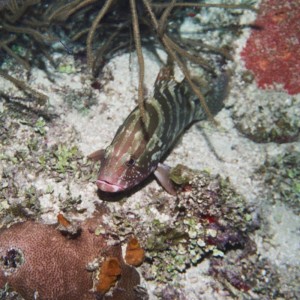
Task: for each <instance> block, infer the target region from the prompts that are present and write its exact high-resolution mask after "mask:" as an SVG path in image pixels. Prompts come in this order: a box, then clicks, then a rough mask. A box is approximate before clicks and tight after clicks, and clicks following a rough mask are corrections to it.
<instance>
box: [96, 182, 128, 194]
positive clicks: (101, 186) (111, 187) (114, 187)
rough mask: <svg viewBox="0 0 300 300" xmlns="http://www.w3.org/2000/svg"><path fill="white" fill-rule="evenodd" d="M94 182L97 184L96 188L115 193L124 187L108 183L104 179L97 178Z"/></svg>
mask: <svg viewBox="0 0 300 300" xmlns="http://www.w3.org/2000/svg"><path fill="white" fill-rule="evenodd" d="M96 184H97V186H98V188H99V189H100V190H101V191H103V192H108V193H116V192H122V191H124V188H123V187H122V186H120V185H117V184H113V183H110V182H108V181H106V180H101V179H98V180H97V181H96Z"/></svg>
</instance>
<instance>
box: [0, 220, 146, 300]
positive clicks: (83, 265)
mask: <svg viewBox="0 0 300 300" xmlns="http://www.w3.org/2000/svg"><path fill="white" fill-rule="evenodd" d="M60 219H61V217H60ZM99 226H101V227H102V228H104V227H103V221H102V217H101V216H100V215H97V216H95V217H94V218H91V219H87V220H86V221H85V222H84V223H82V224H81V230H80V235H79V236H76V237H75V238H66V237H65V236H64V235H62V234H61V233H60V232H59V231H58V230H56V229H55V227H54V226H50V225H43V224H39V223H35V222H30V221H27V222H23V223H17V224H14V225H12V226H11V227H10V228H8V229H4V230H3V229H2V231H1V232H0V245H1V246H0V270H1V273H0V287H1V288H2V289H4V288H5V286H6V285H7V284H8V286H9V287H10V288H11V289H13V290H14V291H16V292H18V293H19V294H20V295H22V297H24V298H25V299H33V298H35V297H36V298H41V299H49V300H50V299H55V300H59V299H64V300H68V299H72V300H73V299H91V300H92V299H98V298H99V297H100V298H101V299H113V300H116V299H124V298H121V296H120V295H123V296H124V297H126V299H128V300H129V299H132V300H137V299H144V298H142V297H144V296H145V295H147V293H146V291H142V292H139V291H137V290H136V288H137V286H138V285H139V283H140V279H139V275H138V273H137V272H136V270H135V269H134V268H133V267H130V266H128V265H126V264H125V263H124V262H123V260H122V255H121V246H120V245H114V246H108V239H107V237H106V236H105V235H102V234H96V233H95V231H96V229H97V227H99ZM111 255H113V257H112V256H111ZM101 259H104V261H103V262H102V263H101V267H100V275H99V278H98V279H94V280H95V281H96V283H93V273H95V272H96V270H97V266H98V263H97V261H101ZM93 265H95V267H93ZM118 276H121V278H122V280H119V281H118V283H117V285H116V288H115V289H114V290H113V292H112V294H111V295H108V296H106V295H105V293H106V292H107V291H108V290H109V288H110V287H111V286H112V285H114V283H115V281H116V279H117V277H118ZM94 277H95V276H94ZM49 283H51V284H49ZM94 285H95V289H94V290H93V286H94ZM141 293H142V295H143V296H141ZM123 296H122V297H123ZM100 298H99V299H100Z"/></svg>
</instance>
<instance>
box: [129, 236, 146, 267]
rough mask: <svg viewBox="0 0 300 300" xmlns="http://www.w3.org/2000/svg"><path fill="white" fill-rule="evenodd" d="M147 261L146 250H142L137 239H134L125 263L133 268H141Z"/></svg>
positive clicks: (130, 244)
mask: <svg viewBox="0 0 300 300" xmlns="http://www.w3.org/2000/svg"><path fill="white" fill-rule="evenodd" d="M144 259H145V250H144V249H143V248H141V246H140V243H139V241H138V240H137V238H136V237H132V238H131V239H130V240H129V241H128V243H127V248H126V254H125V261H126V263H127V264H129V265H131V266H135V267H137V266H139V265H141V264H142V262H143V261H144Z"/></svg>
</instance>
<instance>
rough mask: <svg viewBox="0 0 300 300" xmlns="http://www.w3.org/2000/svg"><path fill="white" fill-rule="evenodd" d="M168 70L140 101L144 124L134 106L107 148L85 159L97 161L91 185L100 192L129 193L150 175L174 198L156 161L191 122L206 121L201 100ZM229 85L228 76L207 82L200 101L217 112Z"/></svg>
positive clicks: (164, 168) (164, 171)
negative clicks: (208, 83) (96, 168)
mask: <svg viewBox="0 0 300 300" xmlns="http://www.w3.org/2000/svg"><path fill="white" fill-rule="evenodd" d="M171 73H172V72H171V70H170V68H167V67H164V68H162V69H161V70H160V72H159V74H158V76H157V79H156V82H155V86H154V95H153V97H152V98H151V99H149V100H147V101H145V122H144V123H143V122H142V120H141V113H140V110H139V108H138V107H136V108H135V109H134V110H133V111H132V112H131V113H130V114H129V116H128V117H127V118H126V120H125V121H124V123H123V124H122V125H121V126H120V127H119V129H118V131H117V133H116V135H115V137H114V139H113V141H112V143H111V144H110V145H109V146H108V147H107V148H106V149H105V150H98V151H96V152H94V153H92V154H90V155H89V156H88V157H89V158H90V159H93V160H95V161H97V160H100V163H101V165H100V171H99V176H98V179H97V181H96V183H97V186H98V188H99V189H100V190H102V191H104V192H122V191H125V190H128V189H130V188H132V187H134V186H136V185H137V184H139V183H140V182H142V181H143V180H144V179H145V178H147V177H148V176H149V175H150V174H151V173H153V172H154V175H155V177H156V178H157V180H158V181H159V182H160V184H161V185H162V186H163V187H164V188H165V189H166V190H167V191H168V192H169V193H170V194H173V195H175V194H176V192H175V189H174V186H173V184H172V183H171V181H170V179H169V170H170V168H169V167H168V166H166V165H164V164H162V163H160V161H161V160H162V159H163V158H164V156H165V155H166V153H167V152H168V150H169V149H170V148H171V147H172V145H174V143H175V142H176V140H177V139H178V137H179V136H180V134H181V133H182V132H183V130H184V129H185V128H186V127H188V126H189V125H190V124H191V123H192V122H194V121H199V120H203V119H205V117H206V115H205V112H204V110H203V109H202V107H201V104H200V101H199V100H198V99H197V98H196V97H195V95H194V94H193V93H192V92H191V90H190V88H189V86H188V83H187V82H186V80H183V81H182V82H177V81H175V79H174V78H173V76H172V75H171ZM227 86H228V75H227V74H222V75H220V76H219V77H217V78H215V79H212V84H211V86H210V88H209V90H208V92H206V93H205V98H206V101H207V104H208V107H209V109H210V110H211V112H212V113H214V114H215V113H217V112H218V111H219V110H220V109H221V108H222V103H223V100H224V97H225V95H226V90H227Z"/></svg>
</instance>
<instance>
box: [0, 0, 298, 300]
mask: <svg viewBox="0 0 300 300" xmlns="http://www.w3.org/2000/svg"><path fill="white" fill-rule="evenodd" d="M253 2H255V1H253ZM209 13H212V12H211V10H210V11H209ZM254 19H255V14H254V13H252V12H248V13H245V15H243V16H242V17H241V18H240V22H243V23H246V22H252V21H253V20H254ZM204 21H205V20H204ZM186 22H192V20H187V21H186ZM185 26H188V23H186V24H185ZM195 26H196V25H195ZM250 34H251V29H250V28H245V29H243V30H242V34H241V35H240V36H239V37H238V38H236V39H235V40H234V41H233V44H234V47H233V48H235V49H236V50H235V53H234V58H233V61H232V62H230V63H229V64H228V65H227V67H226V68H227V69H228V70H230V73H231V79H230V88H229V92H228V96H227V98H226V100H225V105H224V108H223V109H222V110H221V111H220V112H219V113H218V114H217V115H216V116H215V120H216V121H217V123H218V125H217V126H215V125H213V124H212V122H210V121H208V120H205V121H201V122H198V123H196V124H194V125H193V126H191V127H190V128H189V129H188V130H187V131H186V132H185V133H184V134H183V135H182V136H181V137H179V138H178V141H177V142H176V145H175V146H174V148H173V149H172V151H171V152H170V154H169V155H168V156H167V158H166V160H165V161H164V163H166V164H168V165H169V166H172V167H174V166H176V165H177V164H183V165H185V166H186V167H188V168H191V169H194V170H198V171H203V170H205V171H207V172H209V174H210V175H211V176H220V177H221V178H224V179H225V178H228V180H229V182H230V184H231V185H232V187H233V188H234V189H235V191H236V192H237V193H238V194H239V195H241V196H242V197H243V198H244V199H245V204H244V205H245V207H250V212H251V213H250V215H251V216H250V218H251V220H252V223H255V224H256V228H255V230H254V229H251V231H249V233H248V236H249V238H250V239H251V240H252V241H253V243H254V244H255V249H256V250H255V253H254V254H251V255H249V256H247V257H246V258H243V259H245V260H246V262H245V265H247V263H249V261H251V260H252V261H253V264H261V265H260V266H259V267H257V271H258V272H261V274H260V283H259V287H260V288H257V286H256V285H255V284H254V283H253V286H251V288H250V287H249V288H248V287H245V286H241V285H239V284H234V282H230V280H229V279H228V278H229V277H230V276H229V275H228V273H226V268H225V269H222V271H219V273H218V272H217V271H215V272H213V271H212V266H211V262H210V260H211V259H212V258H213V256H210V255H207V256H205V258H203V259H200V260H199V261H198V262H197V263H195V264H191V265H186V267H185V268H184V269H182V270H180V271H178V272H174V276H173V277H171V278H169V277H167V278H168V280H167V281H166V279H164V280H160V279H159V278H160V276H158V275H157V276H153V277H152V278H149V277H148V276H147V275H145V273H146V272H147V270H149V269H151V263H150V262H149V260H148V261H147V260H146V262H145V263H144V264H146V265H147V266H146V267H145V266H143V265H144V264H143V265H142V266H141V267H138V268H137V270H138V271H139V272H140V275H141V280H142V282H141V285H142V286H143V287H144V288H145V289H146V290H147V291H148V294H149V299H151V300H152V299H153V300H155V299H188V300H196V299H203V300H210V299H297V298H300V289H299V282H298V281H297V280H299V278H300V268H299V267H300V239H299V231H300V216H299V212H300V209H299V204H300V203H299V200H300V171H299V164H298V165H297V163H300V135H299V127H300V121H299V115H300V94H293V95H291V94H289V93H287V92H286V91H285V90H284V89H283V88H282V85H280V84H277V85H274V86H272V87H269V88H265V89H262V88H260V87H258V86H257V83H256V81H255V78H253V77H252V75H250V74H249V71H248V70H247V69H246V68H245V63H244V62H243V59H242V58H241V55H240V53H241V52H242V50H243V49H244V47H245V43H246V41H247V39H248V38H249V36H250ZM158 52H159V53H160V55H161V57H163V58H164V57H165V54H164V53H163V52H162V51H158ZM144 55H145V66H146V67H145V70H146V73H145V87H146V89H145V90H146V96H150V95H151V93H152V92H153V86H154V82H155V79H156V76H157V74H158V72H159V70H160V67H161V65H160V62H159V61H158V60H157V59H156V56H154V55H153V54H152V53H151V52H150V51H149V50H148V49H144ZM55 59H56V60H57V61H61V64H60V65H61V66H66V65H67V66H68V67H69V70H71V71H68V72H67V73H65V72H64V70H65V69H63V68H60V69H53V68H52V67H51V66H49V70H50V72H51V73H52V78H53V79H54V80H53V81H50V80H49V77H48V76H47V74H46V73H45V72H44V71H42V70H40V69H38V68H34V69H33V70H32V74H31V76H30V78H29V80H28V84H29V85H30V86H31V87H32V88H34V89H37V90H39V91H41V92H43V93H44V94H46V95H47V96H48V97H49V102H48V103H47V105H46V106H44V107H38V106H36V105H35V104H33V103H30V102H28V103H27V102H26V101H24V100H23V99H24V95H23V93H22V92H20V91H19V90H18V89H16V87H15V86H14V85H13V84H12V83H10V82H8V81H6V80H5V79H4V78H1V77H0V89H1V91H2V92H5V93H6V94H9V95H10V97H11V99H6V98H4V97H0V113H1V123H2V124H1V127H2V129H1V136H2V137H1V144H0V178H1V182H2V188H1V194H0V200H1V202H0V212H1V220H2V224H3V225H5V224H7V223H9V222H15V221H16V220H22V221H23V220H24V219H26V218H33V219H38V220H39V222H43V223H46V224H53V223H56V222H57V215H58V213H60V212H62V211H63V212H64V213H65V214H66V215H67V217H68V218H69V219H71V220H76V221H80V220H84V219H86V218H88V217H91V216H92V215H93V213H94V211H95V210H96V209H97V206H98V205H101V204H103V203H104V204H105V206H106V207H108V209H109V211H110V213H111V216H113V217H114V218H115V217H116V215H119V216H121V218H124V216H127V218H128V220H127V221H129V222H130V220H131V216H132V215H134V216H135V217H137V216H138V219H139V222H138V225H137V230H138V228H139V227H140V228H142V229H141V230H145V228H144V227H143V224H151V223H152V222H154V221H155V220H160V221H161V222H162V223H164V222H166V223H168V224H169V223H170V222H173V221H174V218H173V216H169V215H168V214H167V213H166V211H167V207H168V205H170V203H172V202H173V201H174V203H176V201H178V200H177V198H176V197H173V196H171V195H168V194H167V193H166V192H165V191H164V190H163V189H162V187H161V186H160V185H159V184H158V183H157V182H156V180H155V179H154V177H153V178H151V179H149V180H147V182H146V184H143V185H142V186H141V187H140V188H138V189H135V190H134V192H133V193H131V194H126V195H125V196H123V197H119V198H116V199H114V198H113V197H112V198H109V199H107V198H105V197H102V194H101V193H100V194H99V193H98V192H97V186H96V185H95V180H96V173H97V168H98V166H95V167H93V166H91V164H90V163H88V162H87V159H86V157H87V155H89V154H90V153H92V152H93V151H96V150H98V149H103V148H106V147H107V146H108V145H109V144H110V142H111V141H112V139H113V137H114V135H115V133H116V131H117V129H118V127H119V126H120V125H121V124H122V122H123V121H124V119H125V118H126V116H127V115H128V114H129V113H130V112H131V111H132V109H133V108H134V107H135V106H136V105H137V73H138V69H137V58H136V56H135V54H133V53H132V54H122V55H120V56H116V57H115V58H113V59H111V60H110V61H109V62H107V64H106V65H105V67H104V68H103V70H102V72H101V74H100V75H99V78H97V79H96V82H97V84H98V86H97V88H96V89H94V88H91V83H92V81H93V80H91V78H90V76H89V75H88V72H87V71H86V70H85V69H84V68H82V67H81V66H80V65H78V63H77V62H76V61H75V60H74V57H73V56H72V55H69V54H66V55H64V56H61V55H58V54H57V57H55ZM51 68H52V69H51ZM11 75H13V76H16V77H18V76H23V75H24V72H23V71H22V70H20V69H19V68H17V67H15V68H13V70H12V72H11ZM280 121H282V122H281V123H280ZM4 128H5V129H4ZM295 132H296V134H294V133H295ZM51 151H52V152H54V154H53V155H52V154H51ZM72 151H73V152H72ZM43 153H45V156H44V157H43V158H42V156H43ZM46 154H47V155H46ZM34 156H36V157H34ZM77 156H78V157H77ZM37 158H39V159H37ZM39 164H40V165H39ZM41 165H42V166H41ZM81 167H82V169H81ZM89 170H91V174H87V172H88V171H89ZM82 174H83V175H82ZM12 185H13V187H14V189H17V191H15V190H14V191H13V189H12ZM8 188H9V191H8ZM17 195H19V198H18V196H17ZM28 195H30V197H31V198H30V197H29V196H28ZM28 198H30V199H33V198H34V199H35V200H34V201H37V199H38V205H36V203H37V202H34V203H31V204H30V205H29V206H27V207H26V209H25V211H26V212H27V214H28V215H27V216H26V214H25V213H24V214H23V215H21V216H15V220H12V217H10V216H8V214H7V215H6V211H7V210H8V209H9V207H10V206H11V205H12V204H14V203H21V202H24V201H27V200H28ZM26 199H27V200H26ZM158 202H159V203H160V205H162V206H164V205H165V206H166V207H165V208H164V209H163V210H159V209H158V208H157V207H158ZM225 205H226V204H225ZM36 206H38V207H36ZM170 207H171V206H170ZM146 208H148V209H149V211H147V210H146ZM187 209H188V207H187ZM247 213H248V212H247ZM112 219H113V218H112V217H110V216H107V219H106V222H107V224H109V222H112ZM114 220H115V219H114ZM122 222H123V223H122ZM124 222H125V220H120V226H124ZM174 222H175V221H174ZM3 225H2V226H3ZM116 227H117V226H116V225H115V224H114V228H116ZM239 251H240V250H239V249H234V248H233V249H231V250H228V251H223V252H224V253H222V258H220V260H222V261H223V263H224V264H225V261H226V260H227V259H228V262H226V263H227V264H228V265H229V266H231V268H233V269H234V266H232V265H231V263H230V259H232V261H235V260H234V259H236V257H235V255H236V256H238V255H240V252H239ZM152 254H153V253H152ZM184 255H186V256H187V257H190V255H192V254H190V253H186V252H184ZM220 255H221V254H220ZM217 256H218V255H216V257H217ZM146 257H147V252H146ZM232 257H235V258H232ZM241 259H242V258H241ZM216 269H217V268H215V269H213V270H216ZM224 270H225V271H224ZM152 271H153V270H152ZM222 272H223V273H222ZM225 273H226V274H225ZM222 274H223V275H224V274H225V275H224V276H223V275H222ZM240 274H244V273H243V272H241V273H240ZM245 274H247V272H245ZM222 276H223V279H222V278H220V277H222ZM245 276H247V275H245ZM249 276H250V275H249ZM253 276H254V275H253ZM150 277H151V276H150ZM224 278H225V279H224ZM255 280H257V281H258V279H257V278H255ZM242 281H243V282H248V281H249V282H251V278H243V280H242ZM255 287H256V288H255ZM268 288H269V289H270V291H268V292H266V291H265V290H267V289H268ZM272 290H273V292H274V293H273V294H272Z"/></svg>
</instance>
